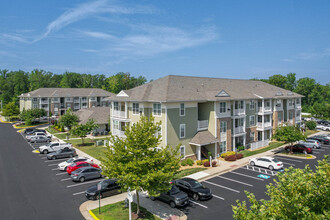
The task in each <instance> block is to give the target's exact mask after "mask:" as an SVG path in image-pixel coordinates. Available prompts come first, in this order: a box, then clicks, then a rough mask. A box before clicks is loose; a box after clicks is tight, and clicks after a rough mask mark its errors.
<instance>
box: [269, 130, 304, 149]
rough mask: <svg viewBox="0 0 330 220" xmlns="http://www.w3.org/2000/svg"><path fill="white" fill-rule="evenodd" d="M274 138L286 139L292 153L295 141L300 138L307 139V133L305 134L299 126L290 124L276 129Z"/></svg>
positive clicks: (278, 139)
mask: <svg viewBox="0 0 330 220" xmlns="http://www.w3.org/2000/svg"><path fill="white" fill-rule="evenodd" d="M272 139H274V140H277V141H284V142H285V143H289V144H290V153H291V154H292V146H293V143H294V142H296V141H299V140H306V135H304V134H303V133H302V132H301V131H300V128H299V127H298V126H288V125H283V126H280V127H278V128H276V130H275V134H274V135H273V137H272Z"/></svg>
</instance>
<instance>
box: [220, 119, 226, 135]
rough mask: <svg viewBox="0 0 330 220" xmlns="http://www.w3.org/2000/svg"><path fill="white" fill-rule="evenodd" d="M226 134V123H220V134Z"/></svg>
mask: <svg viewBox="0 0 330 220" xmlns="http://www.w3.org/2000/svg"><path fill="white" fill-rule="evenodd" d="M225 132H227V122H226V121H220V133H225Z"/></svg>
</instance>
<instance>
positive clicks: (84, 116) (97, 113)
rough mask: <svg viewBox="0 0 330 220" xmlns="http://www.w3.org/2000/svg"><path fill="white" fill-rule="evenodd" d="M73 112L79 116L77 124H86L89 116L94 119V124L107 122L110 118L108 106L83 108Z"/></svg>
mask: <svg viewBox="0 0 330 220" xmlns="http://www.w3.org/2000/svg"><path fill="white" fill-rule="evenodd" d="M74 114H75V115H77V116H78V117H79V124H86V122H88V120H89V119H91V118H92V119H94V122H95V124H108V121H109V119H110V108H109V107H94V108H83V109H80V110H78V111H76V112H74Z"/></svg>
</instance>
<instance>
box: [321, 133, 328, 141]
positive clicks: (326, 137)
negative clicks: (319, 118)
mask: <svg viewBox="0 0 330 220" xmlns="http://www.w3.org/2000/svg"><path fill="white" fill-rule="evenodd" d="M320 136H321V137H323V138H325V139H328V140H330V133H328V134H322V135H320Z"/></svg>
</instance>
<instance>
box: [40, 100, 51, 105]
mask: <svg viewBox="0 0 330 220" xmlns="http://www.w3.org/2000/svg"><path fill="white" fill-rule="evenodd" d="M40 104H43V105H48V104H49V102H48V100H40Z"/></svg>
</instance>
